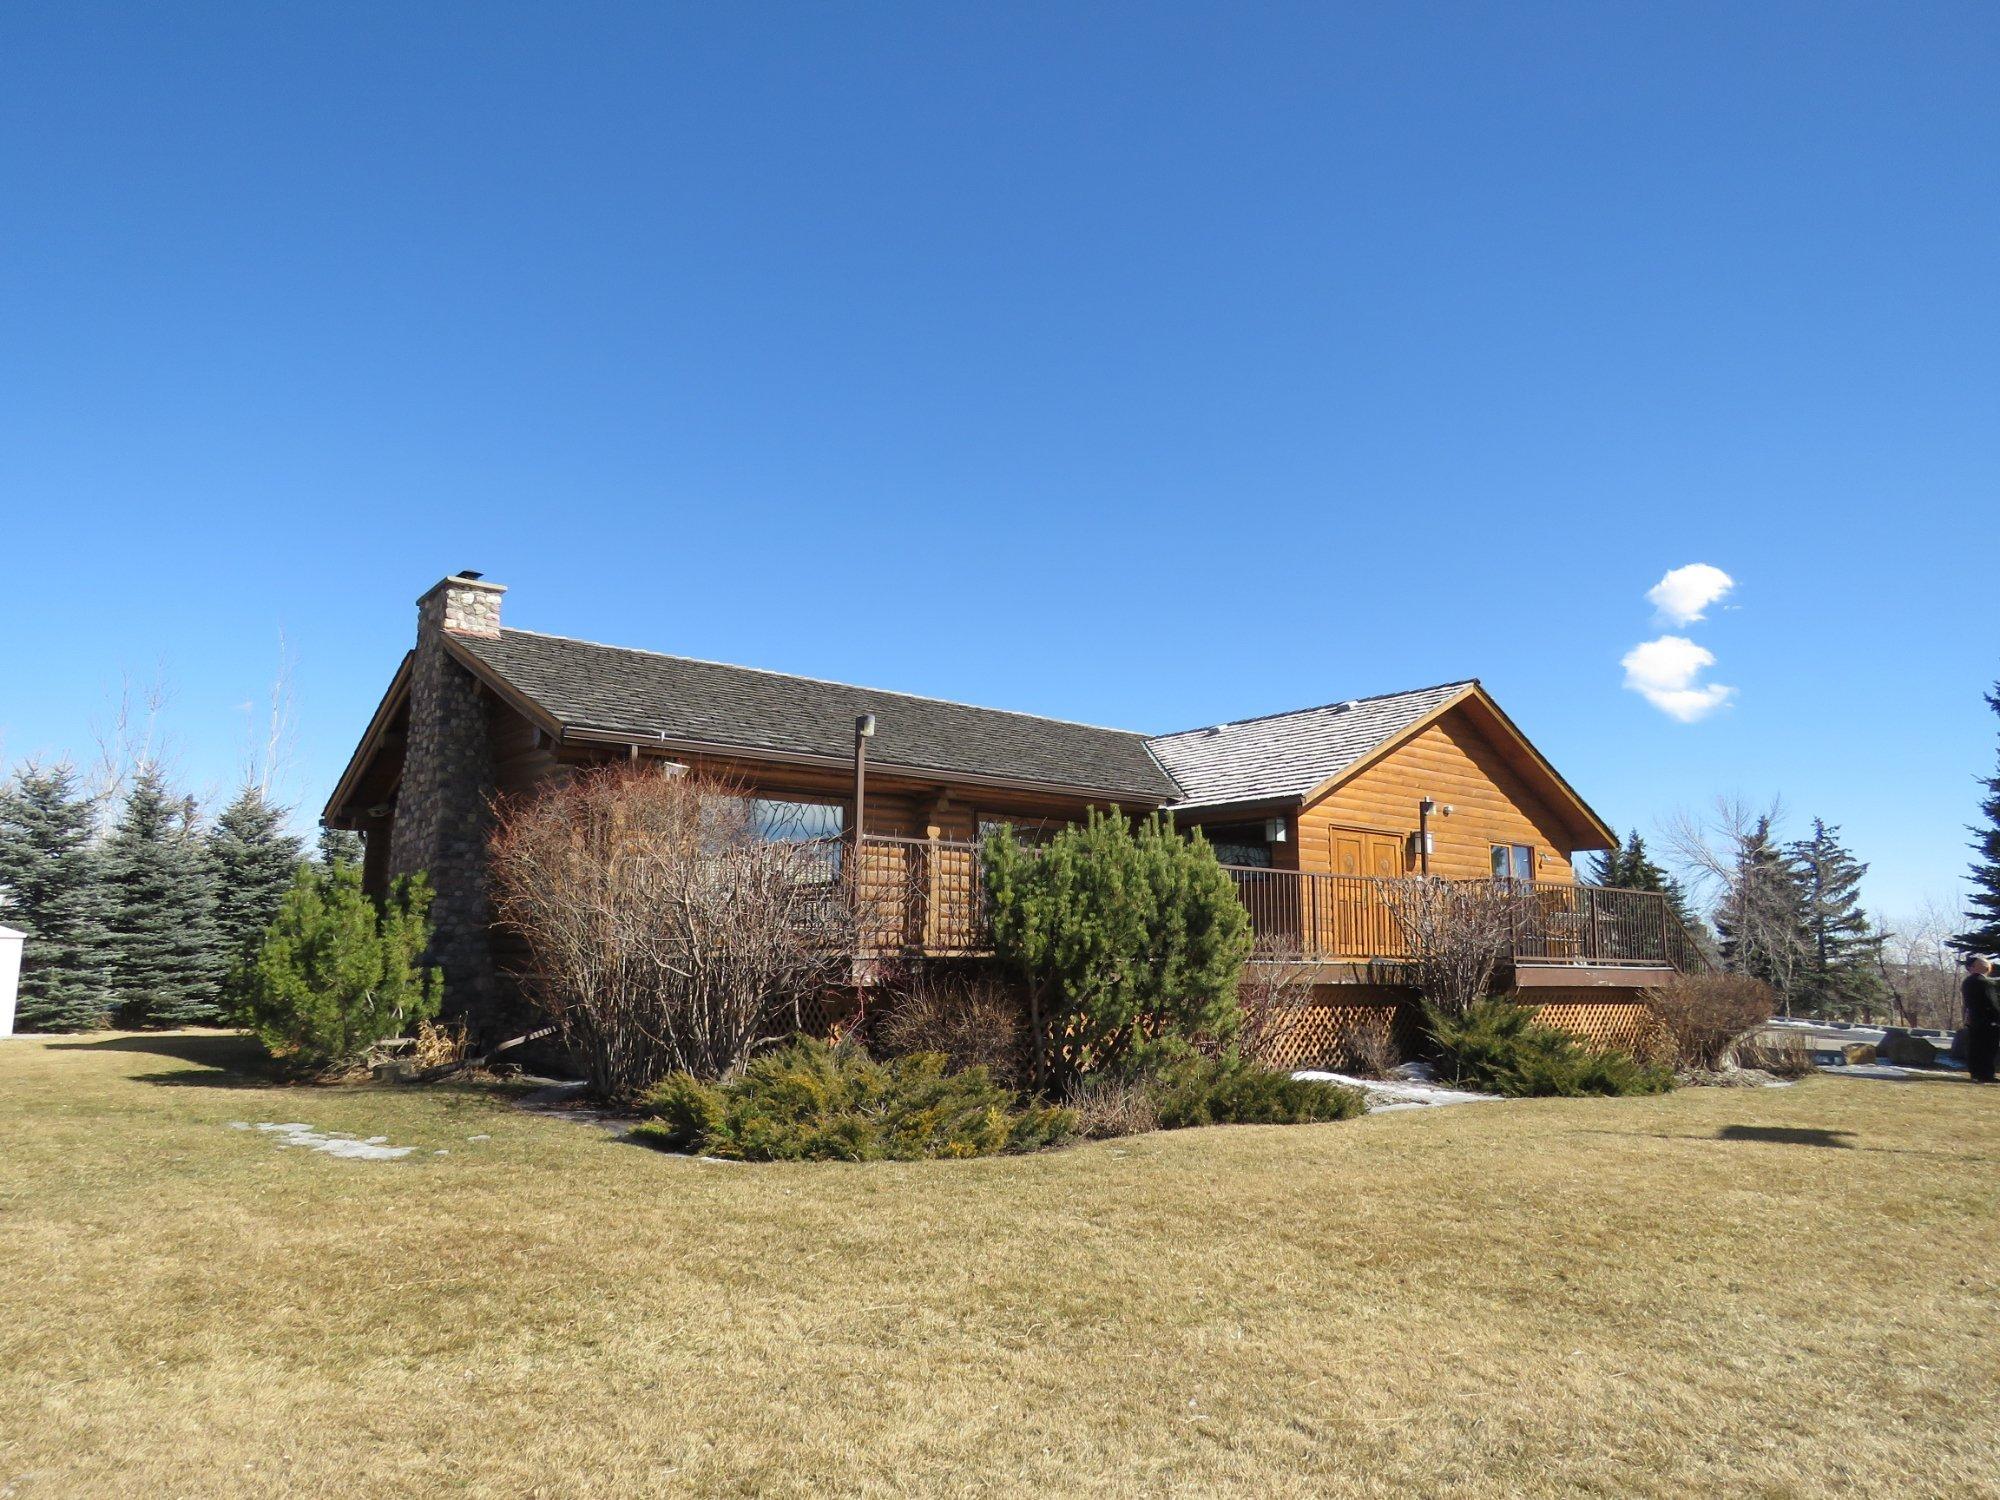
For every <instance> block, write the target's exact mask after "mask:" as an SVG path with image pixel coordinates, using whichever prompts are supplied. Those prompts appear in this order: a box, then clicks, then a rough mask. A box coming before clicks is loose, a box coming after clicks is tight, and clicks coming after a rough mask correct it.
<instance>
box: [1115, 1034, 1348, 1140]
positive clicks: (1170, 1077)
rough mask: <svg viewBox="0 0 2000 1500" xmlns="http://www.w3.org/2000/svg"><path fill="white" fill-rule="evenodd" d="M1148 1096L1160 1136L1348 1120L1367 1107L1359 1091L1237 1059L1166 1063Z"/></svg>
mask: <svg viewBox="0 0 2000 1500" xmlns="http://www.w3.org/2000/svg"><path fill="white" fill-rule="evenodd" d="M1145 1090H1146V1093H1147V1094H1148V1095H1149V1096H1150V1097H1151V1099H1152V1104H1153V1112H1154V1115H1155V1116H1156V1118H1157V1119H1158V1121H1159V1127H1160V1129H1162V1130H1181V1129H1185V1128H1187V1127H1189V1126H1193V1125H1306V1124H1311V1123H1313V1122H1315V1121H1320V1120H1350V1119H1353V1118H1354V1116H1356V1115H1358V1114H1360V1113H1361V1112H1362V1109H1363V1107H1364V1101H1363V1099H1362V1096H1361V1091H1360V1090H1359V1089H1349V1088H1341V1087H1339V1086H1337V1085H1334V1084H1326V1083H1312V1082H1307V1081H1302V1080H1299V1079H1295V1078H1293V1077H1292V1076H1291V1075H1290V1074H1289V1073H1280V1072H1275V1071H1273V1070H1272V1069H1270V1068H1265V1067H1260V1066H1258V1065H1257V1064H1256V1063H1254V1062H1251V1061H1249V1060H1247V1059H1245V1058H1243V1057H1241V1056H1238V1055H1237V1054H1235V1053H1224V1054H1223V1055H1221V1056H1219V1057H1202V1056H1190V1057H1184V1058H1180V1059H1177V1060H1175V1061H1172V1062H1168V1063H1165V1064H1163V1065H1162V1066H1161V1067H1160V1068H1159V1069H1158V1070H1157V1071H1156V1072H1154V1073H1153V1075H1152V1076H1151V1077H1150V1078H1148V1079H1147V1080H1146V1081H1145Z"/></svg>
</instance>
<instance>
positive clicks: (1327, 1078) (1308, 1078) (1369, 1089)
mask: <svg viewBox="0 0 2000 1500" xmlns="http://www.w3.org/2000/svg"><path fill="white" fill-rule="evenodd" d="M1292 1077H1294V1078H1296V1079H1298V1080H1299V1081H1300V1082H1302V1083H1337V1084H1341V1085H1344V1086H1345V1087H1347V1088H1351V1089H1360V1090H1361V1092H1362V1095H1363V1097H1364V1099H1365V1100H1366V1103H1367V1106H1368V1113H1370V1114H1371V1115H1381V1114H1388V1113H1389V1112H1390V1111H1392V1110H1398V1109H1435V1108H1438V1107H1440V1106H1443V1105H1447V1104H1486V1103H1490V1102H1492V1101H1494V1100H1496V1099H1498V1098H1499V1097H1500V1096H1499V1095H1498V1094H1477V1093H1474V1092H1472V1091H1471V1090H1470V1089H1454V1088H1446V1087H1445V1086H1444V1085H1443V1084H1441V1083H1439V1082H1437V1081H1436V1079H1437V1075H1436V1074H1435V1073H1433V1072H1432V1071H1431V1070H1430V1069H1429V1068H1428V1067H1427V1066H1425V1065H1424V1064H1423V1063H1405V1064H1404V1065H1403V1066H1402V1067H1400V1068H1397V1069H1396V1070H1395V1072H1394V1074H1393V1075H1391V1076H1390V1077H1388V1078H1356V1077H1355V1076H1354V1075H1353V1074H1351V1073H1329V1072H1324V1071H1321V1070H1319V1069H1316V1068H1307V1069H1303V1070H1301V1071H1299V1072H1296V1073H1294V1074H1292Z"/></svg>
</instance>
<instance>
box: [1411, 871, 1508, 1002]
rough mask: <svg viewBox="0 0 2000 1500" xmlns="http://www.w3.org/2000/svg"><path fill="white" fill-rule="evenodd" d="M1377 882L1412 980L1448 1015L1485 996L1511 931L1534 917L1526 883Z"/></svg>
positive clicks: (1414, 879) (1423, 879) (1426, 879)
mask: <svg viewBox="0 0 2000 1500" xmlns="http://www.w3.org/2000/svg"><path fill="white" fill-rule="evenodd" d="M1382 884H1383V894H1384V896H1385V898H1386V902H1387V905H1388V908H1389V914H1390V916H1391V917H1392V918H1393V919H1394V920H1395V923H1396V928H1397V931H1398V932H1400V933H1401V935H1402V938H1403V947H1404V951H1405V953H1406V954H1407V955H1408V957H1407V959H1406V960H1405V962H1406V963H1407V964H1408V965H1409V969H1410V981H1411V983H1412V984H1414V985H1415V986H1416V989H1417V992H1418V993H1419V994H1421V995H1422V996H1423V997H1424V998H1425V999H1426V1000H1428V1001H1430V1003H1431V1004H1432V1005H1434V1006H1436V1007H1437V1008H1438V1009H1439V1010H1441V1011H1443V1012H1444V1013H1445V1014H1447V1015H1452V1016H1462V1015H1464V1014H1465V1012H1466V1010H1467V1009H1468V1008H1469V1007H1470V1006H1471V1005H1472V1004H1473V1003H1474V1002H1475V1001H1478V1000H1481V999H1483V998H1484V997H1485V995H1486V992H1487V991H1488V990H1489V989H1490V988H1492V985H1493V971H1494V970H1495V969H1496V968H1498V967H1499V964H1500V957H1501V955H1502V954H1503V953H1505V952H1506V951H1507V949H1508V945H1509V943H1510V941H1511V939H1512V937H1513V935H1514V933H1515V932H1516V931H1517V930H1519V928H1520V926H1521V925H1522V924H1523V923H1526V922H1530V921H1532V918H1533V915H1534V913H1533V903H1534V900H1535V897H1534V893H1533V891H1532V889H1531V888H1528V887H1525V886H1520V885H1516V884H1514V883H1513V882H1511V881H1501V880H1495V881H1485V880H1433V879H1431V878H1429V877H1428V876H1421V875H1420V876H1415V877H1412V878H1409V879H1405V880H1389V881H1384V882H1383V883H1382Z"/></svg>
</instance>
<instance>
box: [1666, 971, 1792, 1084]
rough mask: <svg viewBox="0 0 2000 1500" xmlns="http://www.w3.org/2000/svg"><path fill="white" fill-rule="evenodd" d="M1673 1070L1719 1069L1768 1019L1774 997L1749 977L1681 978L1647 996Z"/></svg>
mask: <svg viewBox="0 0 2000 1500" xmlns="http://www.w3.org/2000/svg"><path fill="white" fill-rule="evenodd" d="M1646 999H1647V1003H1648V1004H1649V1005H1650V1006H1651V1007H1652V1011H1653V1015H1654V1016H1655V1017H1656V1018H1657V1019H1658V1020H1659V1023H1660V1027H1661V1029H1662V1030H1663V1031H1664V1032H1665V1034H1666V1038H1667V1045H1668V1048H1669V1050H1670V1052H1671V1054H1672V1061H1673V1064H1674V1066H1675V1067H1677V1068H1689V1069H1700V1070H1703V1071H1707V1072H1713V1071H1714V1070H1716V1069H1718V1068H1721V1067H1722V1066H1723V1065H1724V1064H1725V1063H1726V1062H1727V1061H1728V1060H1729V1055H1730V1053H1731V1052H1732V1051H1733V1050H1734V1048H1735V1047H1736V1044H1737V1043H1738V1042H1740V1041H1741V1040H1742V1039H1743V1038H1744V1037H1745V1036H1747V1035H1749V1034H1750V1033H1751V1032H1753V1031H1755V1030H1756V1029H1757V1028H1758V1027H1760V1026H1762V1025H1763V1024H1764V1023H1765V1022H1766V1021H1768V1020H1770V1018H1771V1017H1772V1015H1774V1014H1775V1013H1776V1010H1777V1003H1776V1002H1777V996H1776V994H1775V993H1774V992H1773V991H1772V989H1771V987H1770V986H1769V985H1767V984H1765V983H1764V982H1763V981H1762V980H1761V979H1753V978H1751V977H1750V976H1749V975H1748V974H1680V975H1676V976H1675V977H1674V978H1673V979H1672V980H1670V981H1669V982H1668V983H1666V984H1664V985H1662V986H1660V988H1658V989H1656V990H1653V991H1652V992H1651V993H1649V994H1648V995H1647V997H1646Z"/></svg>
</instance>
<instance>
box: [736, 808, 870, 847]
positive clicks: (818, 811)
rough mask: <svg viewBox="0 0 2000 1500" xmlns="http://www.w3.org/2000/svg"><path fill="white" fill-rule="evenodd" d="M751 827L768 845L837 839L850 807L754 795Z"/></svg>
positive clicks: (845, 824) (843, 827)
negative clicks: (785, 800) (788, 800)
mask: <svg viewBox="0 0 2000 1500" xmlns="http://www.w3.org/2000/svg"><path fill="white" fill-rule="evenodd" d="M750 826H751V828H752V829H753V830H754V831H755V832H756V835H757V837H758V838H760V839H762V840H763V841H764V842H765V843H767V844H807V843H811V842H812V841H814V840H815V839H837V838H839V837H840V835H841V832H842V831H843V830H844V829H845V828H846V826H847V809H846V808H845V807H842V806H841V805H840V804H839V803H837V802H784V801H780V800H778V799H776V798H772V797H754V798H752V799H751V802H750Z"/></svg>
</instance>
